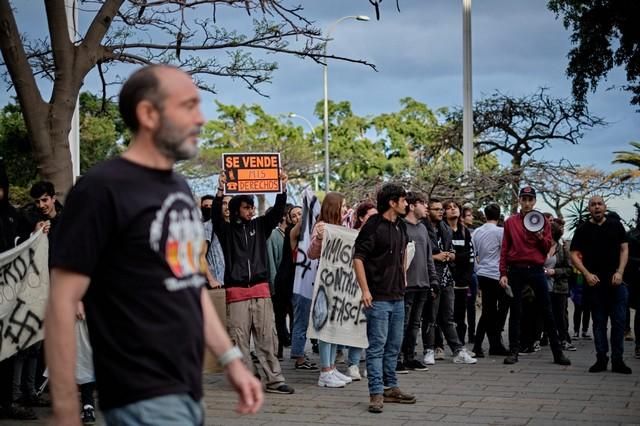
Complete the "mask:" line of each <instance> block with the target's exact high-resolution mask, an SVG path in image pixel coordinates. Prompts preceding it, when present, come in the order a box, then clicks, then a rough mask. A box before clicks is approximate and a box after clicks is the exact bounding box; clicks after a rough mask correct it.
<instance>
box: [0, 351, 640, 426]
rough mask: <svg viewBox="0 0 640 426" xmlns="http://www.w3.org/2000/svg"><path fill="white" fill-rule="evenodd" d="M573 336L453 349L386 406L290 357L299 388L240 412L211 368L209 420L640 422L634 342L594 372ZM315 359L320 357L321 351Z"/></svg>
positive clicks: (288, 372) (639, 371)
mask: <svg viewBox="0 0 640 426" xmlns="http://www.w3.org/2000/svg"><path fill="white" fill-rule="evenodd" d="M574 344H575V345H576V346H577V348H578V350H577V351H576V352H568V353H567V355H568V356H569V357H570V358H571V361H572V365H571V366H569V367H562V366H558V365H555V364H553V363H552V357H551V352H550V350H549V348H548V347H544V348H543V349H542V350H541V351H540V352H538V353H536V354H532V355H528V356H522V357H520V362H519V363H518V364H515V365H512V366H508V365H504V364H503V363H502V361H503V357H493V356H488V357H486V358H482V359H479V360H478V363H477V364H476V365H459V364H453V363H452V362H451V356H450V354H448V355H447V359H446V360H444V361H437V362H436V365H435V366H432V367H430V369H429V371H426V372H410V373H409V374H404V375H400V376H399V382H400V386H401V387H402V388H403V389H404V390H406V391H409V392H411V393H414V394H415V395H416V397H417V399H418V401H417V403H416V404H414V405H401V404H385V407H384V412H383V413H382V414H370V413H368V412H367V404H368V392H367V383H366V379H364V380H363V381H360V382H355V383H352V384H350V385H347V386H346V387H345V388H343V389H328V388H320V387H318V386H317V379H318V373H311V372H301V371H296V370H294V369H293V361H290V360H288V359H287V360H285V361H284V362H283V363H282V367H283V371H284V374H285V377H286V378H287V381H288V383H289V384H291V385H292V386H294V387H295V390H296V392H295V394H294V395H277V394H266V402H265V405H264V407H263V409H262V410H261V412H260V413H259V414H257V415H255V416H239V415H237V414H235V412H234V406H235V404H236V397H235V394H234V393H233V392H232V391H231V388H230V386H229V385H228V384H227V383H226V380H225V378H224V376H223V375H222V374H208V375H205V377H204V389H205V398H204V403H205V405H206V425H211V426H213V425H225V426H227V425H277V426H287V425H323V424H324V425H342V424H345V425H347V424H348V425H367V426H370V425H428V424H444V425H447V426H449V425H456V424H461V425H462V424H465V425H468V424H491V425H493V424H507V425H545V426H547V425H575V424H595V425H610V424H611V425H614V424H615V425H632V424H636V425H640V359H634V358H633V348H634V344H633V343H632V342H625V354H626V361H627V364H628V365H629V366H630V367H631V368H632V369H633V374H631V375H621V374H614V373H611V372H610V371H608V372H606V373H599V374H590V373H588V372H587V369H588V368H589V366H590V365H591V364H592V363H593V361H594V357H595V355H594V348H593V341H591V340H588V341H587V340H578V341H576V342H574ZM285 354H287V352H285ZM311 359H312V360H314V361H318V360H317V356H313V355H312V356H311ZM361 366H364V364H361ZM339 368H341V369H343V370H344V369H345V368H344V365H339ZM38 414H39V415H40V417H41V419H45V418H46V417H47V416H48V414H49V412H48V409H38ZM98 420H99V421H98V424H103V422H102V420H101V419H100V418H99V419H98ZM44 424H46V421H45V420H38V421H31V422H26V421H25V422H13V421H6V420H4V421H2V420H0V425H2V426H18V425H44Z"/></svg>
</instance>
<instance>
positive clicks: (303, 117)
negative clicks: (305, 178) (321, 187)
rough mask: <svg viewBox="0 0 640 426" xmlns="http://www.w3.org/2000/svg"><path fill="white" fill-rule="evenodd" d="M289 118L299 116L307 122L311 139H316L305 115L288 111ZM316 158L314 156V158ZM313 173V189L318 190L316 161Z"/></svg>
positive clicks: (314, 132)
mask: <svg viewBox="0 0 640 426" xmlns="http://www.w3.org/2000/svg"><path fill="white" fill-rule="evenodd" d="M288 117H289V118H299V119H300V120H303V121H304V122H305V123H307V125H308V126H309V129H310V130H311V135H312V136H313V140H314V141H315V140H316V131H315V130H314V128H313V125H312V124H311V122H310V121H309V120H308V119H307V117H305V116H303V115H300V114H296V113H295V112H290V113H289V114H288ZM317 159H318V158H317V157H316V160H317ZM314 168H315V170H314V173H313V180H314V183H315V185H314V186H315V191H316V192H318V170H317V163H316V167H314Z"/></svg>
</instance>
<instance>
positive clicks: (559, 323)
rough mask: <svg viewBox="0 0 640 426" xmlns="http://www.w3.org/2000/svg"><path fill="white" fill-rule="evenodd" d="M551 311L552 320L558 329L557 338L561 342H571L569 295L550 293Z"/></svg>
mask: <svg viewBox="0 0 640 426" xmlns="http://www.w3.org/2000/svg"><path fill="white" fill-rule="evenodd" d="M550 296H551V309H552V310H553V318H554V319H555V321H556V327H557V328H558V337H559V338H560V341H561V342H571V336H570V335H569V310H568V300H569V295H568V294H563V293H551V294H550Z"/></svg>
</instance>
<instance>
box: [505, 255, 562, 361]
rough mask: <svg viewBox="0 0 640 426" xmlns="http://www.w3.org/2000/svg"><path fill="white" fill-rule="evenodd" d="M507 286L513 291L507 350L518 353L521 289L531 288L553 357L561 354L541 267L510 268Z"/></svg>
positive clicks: (536, 309) (545, 280)
mask: <svg viewBox="0 0 640 426" xmlns="http://www.w3.org/2000/svg"><path fill="white" fill-rule="evenodd" d="M508 278H509V285H510V286H511V289H512V290H513V298H512V299H511V316H510V317H509V349H510V350H511V352H512V353H515V354H517V353H518V352H519V351H520V322H521V319H522V318H521V317H522V289H523V287H524V286H525V285H529V286H531V288H532V290H533V292H534V294H535V303H536V308H535V311H536V312H540V313H541V314H542V315H543V320H544V331H545V332H546V333H547V335H548V336H549V344H550V346H551V351H552V352H553V354H554V356H555V355H557V354H560V353H562V347H561V346H560V339H559V338H558V331H557V329H556V324H555V321H554V319H553V312H552V311H551V300H550V298H549V289H548V287H547V279H546V277H545V276H544V270H543V268H542V266H531V267H510V268H509V271H508Z"/></svg>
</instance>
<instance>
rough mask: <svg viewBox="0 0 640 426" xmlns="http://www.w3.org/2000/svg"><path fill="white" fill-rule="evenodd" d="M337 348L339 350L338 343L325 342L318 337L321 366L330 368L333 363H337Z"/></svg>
mask: <svg viewBox="0 0 640 426" xmlns="http://www.w3.org/2000/svg"><path fill="white" fill-rule="evenodd" d="M337 350H338V345H334V344H333V343H329V342H325V341H324V340H320V339H318V351H319V352H320V367H322V368H330V367H331V366H332V365H334V364H335V363H336V351H337Z"/></svg>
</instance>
